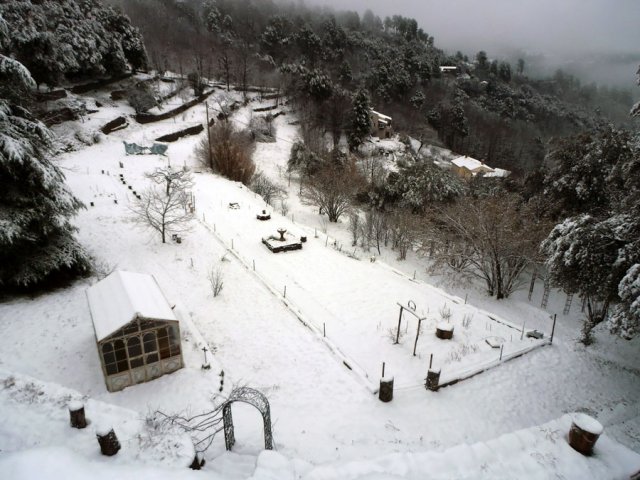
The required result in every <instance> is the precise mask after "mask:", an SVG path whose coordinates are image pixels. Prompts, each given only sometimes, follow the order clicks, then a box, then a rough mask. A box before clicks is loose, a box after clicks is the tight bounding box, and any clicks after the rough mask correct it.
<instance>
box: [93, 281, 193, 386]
mask: <svg viewBox="0 0 640 480" xmlns="http://www.w3.org/2000/svg"><path fill="white" fill-rule="evenodd" d="M87 300H88V302H89V311H90V312H91V319H92V320H93V329H94V331H95V335H96V343H97V347H98V356H99V357H100V364H101V365H102V372H103V374H104V379H105V383H106V385H107V390H109V391H110V392H116V391H118V390H122V389H123V388H125V387H128V386H130V385H135V384H137V383H142V382H147V381H149V380H153V379H154V378H157V377H160V376H162V375H164V374H165V373H171V372H174V371H176V370H178V369H180V368H182V367H183V365H184V364H183V360H182V349H181V346H180V325H179V323H178V319H177V317H176V316H175V314H174V313H173V309H172V308H171V306H170V305H169V302H167V299H166V298H165V296H164V294H163V293H162V291H161V290H160V287H159V286H158V283H157V282H156V280H155V278H153V276H151V275H148V274H144V273H133V272H124V271H115V272H113V273H111V274H110V275H109V276H107V277H106V278H104V279H103V280H101V281H99V282H98V283H96V284H95V285H92V286H91V287H89V288H88V289H87Z"/></svg>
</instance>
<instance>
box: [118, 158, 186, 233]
mask: <svg viewBox="0 0 640 480" xmlns="http://www.w3.org/2000/svg"><path fill="white" fill-rule="evenodd" d="M147 176H148V178H150V179H151V180H152V182H153V185H152V186H151V187H150V188H148V189H147V190H145V191H144V192H142V194H141V195H140V198H136V200H134V202H133V204H132V205H131V206H130V209H131V212H132V213H133V214H134V219H135V221H136V222H137V223H139V224H140V225H142V226H144V227H147V228H150V229H151V230H154V231H156V232H158V233H159V234H160V236H161V238H162V243H166V236H167V234H173V233H183V232H186V231H188V230H189V229H190V225H189V223H190V221H191V220H192V219H193V213H191V209H190V208H189V200H190V199H189V194H188V192H187V190H188V189H189V188H190V187H191V186H192V185H193V181H192V179H191V175H190V174H189V173H188V172H185V171H182V170H180V171H175V172H174V171H171V169H170V168H167V169H161V170H156V171H155V172H154V173H152V174H149V175H147Z"/></svg>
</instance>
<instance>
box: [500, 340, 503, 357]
mask: <svg viewBox="0 0 640 480" xmlns="http://www.w3.org/2000/svg"><path fill="white" fill-rule="evenodd" d="M503 350H504V343H503V344H502V345H500V361H502V351H503Z"/></svg>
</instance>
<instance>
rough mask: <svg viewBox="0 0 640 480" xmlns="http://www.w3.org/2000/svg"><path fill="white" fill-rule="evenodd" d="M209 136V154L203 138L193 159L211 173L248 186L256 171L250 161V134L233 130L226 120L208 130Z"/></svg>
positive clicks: (207, 145)
mask: <svg viewBox="0 0 640 480" xmlns="http://www.w3.org/2000/svg"><path fill="white" fill-rule="evenodd" d="M210 133H211V152H210V153H209V151H208V149H209V142H208V139H207V138H203V139H202V141H201V142H200V144H199V145H198V146H197V147H196V151H195V153H196V156H197V158H198V159H199V160H200V162H201V163H202V164H203V165H206V166H207V167H209V168H211V169H212V170H213V171H214V172H216V173H218V174H220V175H222V176H224V177H227V178H228V179H230V180H234V181H236V182H242V183H243V184H245V185H249V183H250V182H251V178H252V177H253V174H254V172H255V170H256V166H255V164H254V163H253V159H252V158H251V155H252V154H253V150H254V148H255V144H254V142H253V140H252V139H251V137H250V135H249V134H248V133H247V132H244V131H242V132H240V131H237V130H236V129H235V128H234V127H233V125H232V124H231V122H229V121H227V120H223V121H220V122H218V123H216V124H215V125H214V126H213V127H210Z"/></svg>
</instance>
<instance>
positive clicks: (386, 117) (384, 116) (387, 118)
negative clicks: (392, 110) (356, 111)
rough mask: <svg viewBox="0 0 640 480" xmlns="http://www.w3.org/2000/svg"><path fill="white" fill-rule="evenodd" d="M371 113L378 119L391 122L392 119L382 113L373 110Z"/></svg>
mask: <svg viewBox="0 0 640 480" xmlns="http://www.w3.org/2000/svg"><path fill="white" fill-rule="evenodd" d="M371 113H373V114H374V115H377V116H378V118H380V119H382V120H389V121H391V117H389V116H387V115H383V114H382V113H380V112H376V111H375V110H374V109H373V108H372V109H371Z"/></svg>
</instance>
